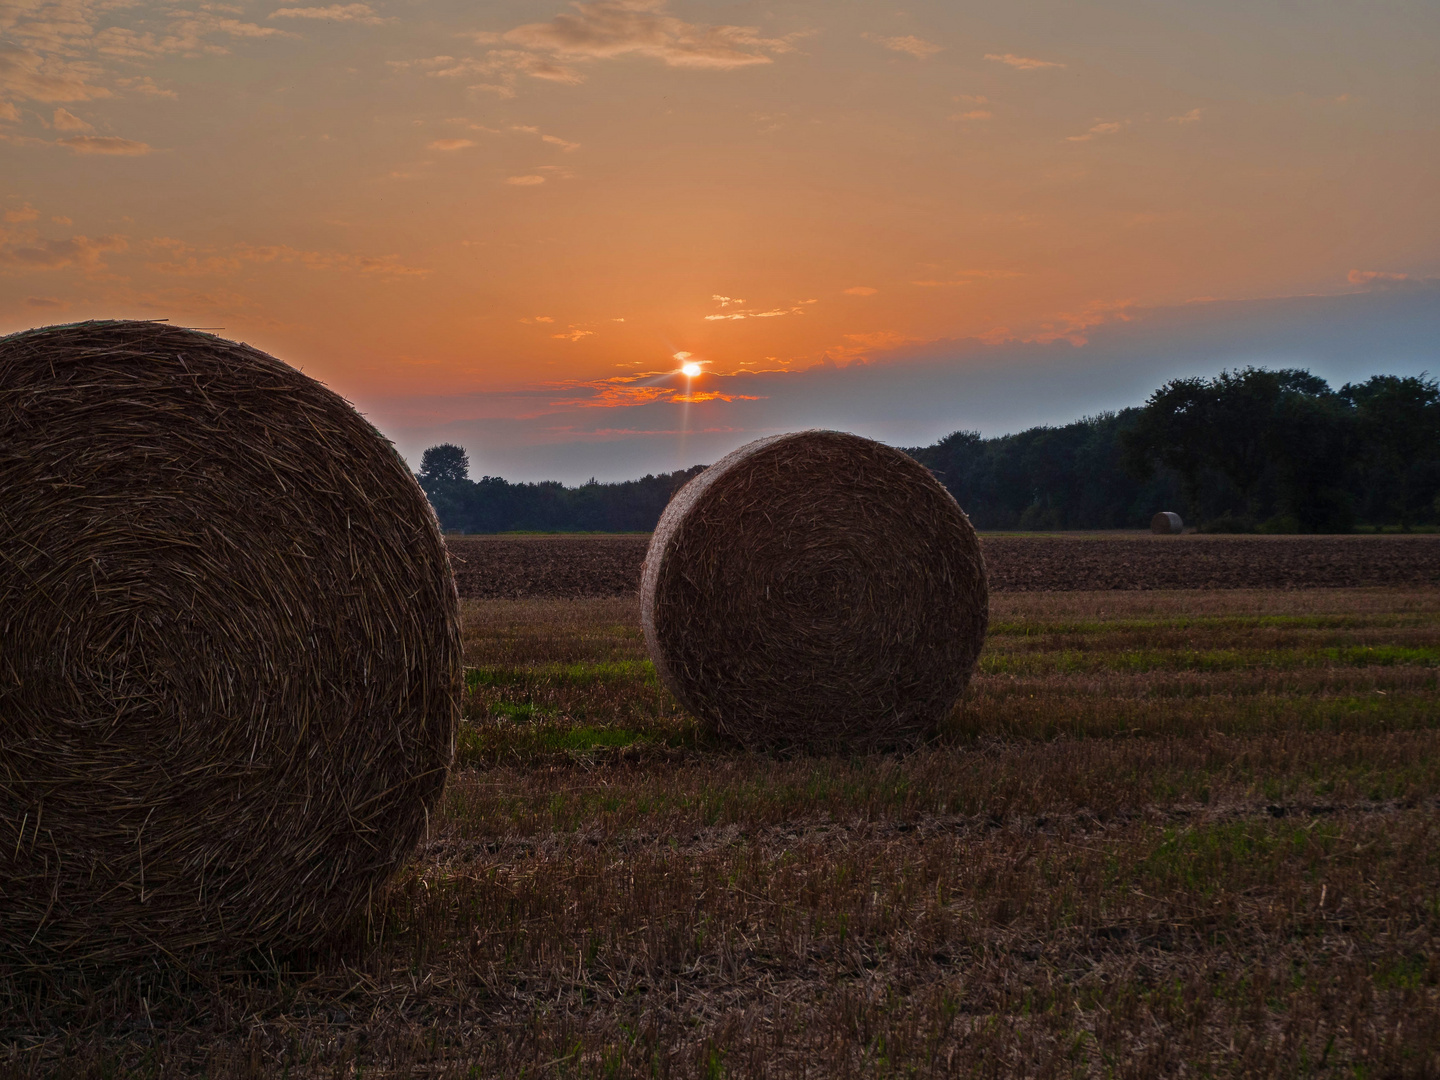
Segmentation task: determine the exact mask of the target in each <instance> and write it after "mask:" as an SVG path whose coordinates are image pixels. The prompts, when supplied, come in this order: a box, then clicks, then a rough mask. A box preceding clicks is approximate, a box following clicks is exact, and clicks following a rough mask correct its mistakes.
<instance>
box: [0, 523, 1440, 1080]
mask: <svg viewBox="0 0 1440 1080" xmlns="http://www.w3.org/2000/svg"><path fill="white" fill-rule="evenodd" d="M492 542H493V541H473V542H472V541H466V543H492ZM520 542H522V543H532V544H533V543H542V541H520ZM601 542H609V543H617V541H601ZM1114 542H1115V541H1114V540H1113V539H1111V540H1105V539H1098V538H1096V539H1084V540H1076V541H1074V542H1073V544H1072V545H1071V546H1072V552H1071V556H1072V561H1074V562H1075V563H1076V565H1082V564H1083V563H1084V560H1085V559H1086V558H1091V559H1100V558H1101V556H1099V555H1091V554H1088V553H1085V552H1079V551H1078V550H1077V549H1078V548H1079V547H1080V546H1081V545H1085V544H1091V545H1094V544H1105V545H1108V544H1111V543H1114ZM1133 542H1134V543H1137V544H1145V543H1149V541H1146V540H1135V541H1133ZM1202 542H1208V541H1202ZM1389 542H1390V541H1388V540H1379V541H1361V540H1343V541H1337V543H1343V544H1360V545H1363V546H1362V547H1357V548H1353V549H1351V550H1353V551H1355V552H1356V553H1357V554H1358V555H1362V556H1363V558H1360V559H1359V560H1358V563H1359V565H1361V566H1362V567H1364V566H1374V565H1377V564H1382V565H1383V564H1386V560H1387V558H1388V557H1389V556H1381V555H1378V554H1375V553H1376V552H1377V551H1382V550H1384V551H1388V550H1393V549H1379V548H1378V545H1379V544H1383V543H1389ZM1252 543H1255V544H1274V545H1279V544H1283V543H1284V541H1269V540H1266V541H1258V540H1257V541H1252ZM1418 543H1421V544H1424V543H1429V544H1431V545H1432V546H1430V547H1429V548H1428V549H1422V550H1426V551H1428V552H1440V543H1436V542H1435V541H1423V540H1422V541H1418ZM991 550H993V549H992V548H987V557H988V556H989V553H990V551H991ZM1281 550H1282V552H1283V550H1284V549H1281ZM1115 553H1116V554H1117V555H1120V554H1123V550H1122V549H1115ZM1372 554H1373V555H1374V557H1372ZM1277 557H1286V558H1299V557H1298V556H1295V555H1294V552H1293V550H1292V551H1291V552H1290V554H1289V555H1282V556H1277ZM1351 561H1352V563H1355V562H1357V560H1355V559H1352V560H1351ZM1391 561H1392V562H1393V561H1394V560H1391ZM1303 562H1304V560H1303V559H1300V563H1303ZM1297 565H1299V564H1298V563H1297ZM1420 567H1421V569H1420V572H1421V573H1428V574H1429V575H1430V576H1429V578H1428V582H1429V583H1426V580H1427V579H1422V580H1420V581H1410V582H1409V583H1407V584H1399V583H1392V584H1389V585H1384V586H1379V587H1375V586H1372V587H1349V588H1314V587H1311V588H1297V587H1294V585H1293V583H1286V582H1282V584H1290V586H1291V587H1287V588H1276V589H1253V588H1223V587H1217V586H1216V585H1214V584H1211V585H1210V586H1209V587H1208V588H1199V589H1189V590H1180V589H1169V590H1167V589H1159V588H1151V589H1148V590H1143V589H1136V588H1134V587H1132V588H1129V589H1114V588H1108V589H1103V590H1080V589H1070V590H1056V589H1054V588H1051V589H1048V590H1043V591H1023V590H1013V589H1012V590H1006V591H997V592H996V593H995V594H994V596H993V597H992V613H991V629H990V636H989V639H988V641H987V645H986V649H985V652H984V653H983V654H982V658H981V662H980V670H979V673H978V674H977V677H976V679H975V681H974V682H973V683H972V686H971V689H970V690H969V692H968V693H967V695H966V697H965V699H964V700H963V702H962V703H961V706H960V707H959V708H958V709H957V710H956V712H955V714H954V715H953V716H952V718H951V720H950V722H949V723H948V724H947V726H946V729H945V731H944V732H943V733H942V735H941V736H940V738H938V739H937V740H936V741H935V742H934V743H933V744H931V745H929V746H926V747H923V748H920V749H918V750H914V751H912V752H909V753H906V754H892V755H876V756H869V757H859V758H847V757H812V756H793V757H784V756H756V755H750V754H745V753H743V752H741V751H738V750H736V749H734V748H732V747H730V746H728V745H725V744H723V743H720V742H717V741H715V740H712V739H710V738H708V737H707V736H705V735H704V734H702V733H701V732H698V731H697V730H696V729H695V727H694V726H693V724H692V723H691V722H690V721H689V720H688V718H686V717H685V716H684V715H683V714H682V713H681V712H680V711H679V709H678V708H677V707H676V706H675V704H674V702H673V701H672V700H671V699H670V698H669V697H668V695H667V694H666V693H665V692H664V691H663V690H662V689H661V688H660V687H659V685H658V683H657V682H656V680H655V676H654V673H653V670H652V669H651V667H650V665H649V663H648V661H647V660H646V659H645V653H644V646H643V641H642V639H641V635H640V631H639V626H638V612H637V611H636V605H635V601H634V598H633V597H631V596H620V597H607V596H599V597H596V596H590V597H583V596H582V597H579V598H572V599H559V598H545V597H540V598H534V597H532V598H529V599H510V600H507V599H488V600H466V601H464V602H463V604H462V606H463V609H464V620H465V644H466V655H467V669H468V675H467V690H466V694H465V716H466V723H465V727H464V730H463V732H462V738H461V746H460V758H459V762H458V766H457V770H456V772H455V774H454V777H453V779H452V782H451V785H450V787H449V790H448V793H447V797H446V802H445V806H444V808H443V811H442V813H441V814H440V815H438V817H437V819H436V820H435V822H434V825H433V828H432V832H431V836H430V839H429V840H428V841H427V842H426V844H425V846H424V847H423V849H422V850H421V851H420V852H419V853H418V855H417V857H416V859H415V860H414V861H413V863H412V864H411V866H410V867H409V868H408V869H407V870H406V872H405V873H404V874H403V875H402V876H401V878H400V880H399V881H398V882H397V883H396V884H395V886H394V888H393V889H392V890H391V891H390V892H389V894H388V895H387V896H386V897H385V898H384V899H383V901H382V902H381V903H380V904H379V905H378V907H377V910H376V912H375V915H374V918H373V920H372V921H370V922H369V923H368V924H367V925H364V926H357V927H356V928H355V931H354V933H353V935H352V937H351V939H350V940H347V941H344V942H340V943H337V944H336V945H335V946H334V947H332V948H330V949H328V950H326V951H325V952H324V953H323V954H317V955H315V956H310V957H268V958H256V959H255V960H254V962H253V963H252V964H251V965H250V966H248V967H247V968H246V970H244V971H236V972H225V973H216V972H191V973H182V972H178V971H176V970H174V969H171V968H162V967H155V968H153V969H147V970H145V971H140V972H135V971H131V972H126V973H124V974H123V975H120V976H117V975H111V976H109V977H107V978H108V980H109V981H105V980H99V979H97V978H95V977H92V978H91V979H89V980H87V981H85V982H83V983H82V982H81V981H79V980H77V979H75V978H66V977H55V978H52V979H50V980H48V981H41V982H37V981H34V980H30V981H26V980H22V979H18V978H11V979H8V980H3V981H0V1072H9V1073H14V1074H17V1075H37V1074H45V1073H50V1072H55V1071H62V1072H68V1073H75V1074H91V1075H122V1074H125V1075H130V1074H138V1075H146V1074H150V1075H159V1074H168V1073H175V1074H179V1073H204V1074H205V1075H211V1076H244V1075H266V1076H269V1075H292V1076H298V1075H325V1076H330V1075H336V1076H358V1075H370V1076H380V1075H386V1076H476V1077H480V1076H484V1077H489V1076H507V1077H520V1076H526V1077H540V1076H557V1077H558V1076H595V1077H612V1076H613V1077H629V1076H676V1077H682V1076H683V1077H707V1078H709V1077H722V1076H812V1077H836V1076H890V1075H895V1076H970V1075H984V1076H1015V1075H1023V1076H1047V1077H1048V1076H1067V1077H1068V1076H1095V1077H1102V1076H1124V1077H1148V1076H1156V1075H1185V1076H1191V1075H1193V1076H1203V1075H1211V1076H1301V1075H1316V1076H1346V1077H1350V1076H1364V1077H1403V1076H1416V1077H1419V1076H1430V1075H1436V1074H1437V1073H1440V956H1437V951H1436V949H1435V942H1436V935H1437V930H1440V843H1437V841H1440V733H1437V707H1436V698H1437V695H1436V690H1437V686H1436V681H1437V667H1440V585H1437V584H1436V583H1435V581H1434V575H1435V572H1436V569H1437V567H1436V561H1435V558H1434V556H1433V555H1431V556H1429V561H1428V564H1427V563H1426V560H1424V559H1421V560H1420ZM1107 572H1110V573H1117V572H1118V571H1115V570H1114V569H1113V567H1112V569H1111V570H1110V571H1107ZM1326 572H1327V573H1330V572H1333V571H1326ZM1362 572H1371V571H1368V570H1355V569H1353V568H1352V570H1351V571H1350V573H1352V575H1358V574H1360V573H1362ZM1407 572H1410V573H1414V572H1416V571H1415V570H1414V566H1413V565H1412V566H1411V569H1410V570H1409V571H1407ZM1131 574H1132V577H1133V576H1134V571H1133V560H1132V570H1131Z"/></svg>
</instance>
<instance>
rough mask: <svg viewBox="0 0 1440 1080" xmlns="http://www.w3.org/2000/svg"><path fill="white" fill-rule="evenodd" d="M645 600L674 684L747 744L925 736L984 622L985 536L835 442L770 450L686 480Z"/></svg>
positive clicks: (827, 436) (940, 492)
mask: <svg viewBox="0 0 1440 1080" xmlns="http://www.w3.org/2000/svg"><path fill="white" fill-rule="evenodd" d="M640 595H641V620H642V622H643V625H644V629H645V641H646V644H647V645H648V646H649V649H650V656H651V658H652V659H653V660H654V663H655V668H656V671H657V672H658V673H659V676H660V678H661V679H662V680H663V682H664V684H665V685H666V686H667V687H668V688H669V689H670V691H671V693H673V694H674V695H675V697H676V699H677V700H679V702H680V703H681V704H682V705H683V706H684V707H685V708H686V709H687V710H689V711H690V712H691V713H692V714H693V715H694V716H695V717H696V718H698V719H699V720H700V721H701V723H702V724H704V725H705V726H706V727H708V728H710V729H711V730H714V731H718V732H721V733H724V734H726V735H729V736H731V737H733V738H735V739H737V740H739V741H740V742H741V743H742V744H744V745H746V746H749V747H763V746H777V745H791V746H808V747H812V748H816V749H826V748H829V749H854V750H865V749H874V748H880V747H886V746H893V745H897V744H904V743H909V742H913V741H914V740H916V739H919V738H924V737H926V736H928V735H929V734H931V733H932V732H933V731H934V730H935V728H936V725H937V724H938V723H939V721H940V720H941V719H942V718H943V717H944V716H945V715H946V713H948V712H949V710H950V709H951V707H952V706H953V705H954V704H955V701H956V699H957V698H958V697H959V696H960V694H961V692H962V691H963V690H964V689H965V685H966V683H967V682H968V681H969V679H970V674H971V671H972V670H973V669H974V666H975V660H976V658H977V656H978V655H979V653H980V647H981V645H982V644H983V642H984V637H985V626H986V622H987V620H988V618H989V610H988V593H987V589H986V583H985V566H984V562H983V560H982V559H981V556H980V546H979V542H978V540H977V538H976V536H975V530H974V529H973V528H971V526H970V522H969V519H967V518H966V517H965V514H964V512H963V511H961V509H960V507H959V506H958V505H957V504H956V502H955V500H954V499H953V498H952V497H951V496H950V493H949V492H947V491H946V490H945V488H944V487H942V486H941V485H940V484H939V483H938V482H937V481H936V480H935V478H934V477H933V476H931V475H930V473H929V472H928V471H927V470H926V469H925V468H924V467H923V466H921V465H920V464H919V463H918V462H916V461H915V460H914V459H912V458H910V457H908V456H906V455H905V454H903V453H901V452H900V451H898V450H895V449H892V448H891V447H888V446H884V445H882V444H880V443H877V442H872V441H870V440H869V439H862V438H860V437H858V436H856V435H848V434H845V433H843V432H838V431H801V432H796V433H792V434H788V435H777V436H773V437H771V438H767V439H760V440H758V441H756V442H752V443H750V444H748V445H746V446H743V447H741V448H740V449H739V450H736V451H735V452H734V453H732V454H730V455H728V456H727V457H724V458H722V459H721V460H720V461H719V462H717V463H716V464H715V465H712V466H711V467H710V468H709V469H707V470H706V471H705V472H703V473H701V474H700V475H699V476H697V477H696V478H695V479H693V480H691V481H690V483H689V484H687V485H686V486H685V487H684V488H682V489H681V490H680V491H679V492H677V493H676V495H675V497H674V498H673V499H672V500H671V501H670V505H669V506H668V507H667V508H666V510H665V513H664V515H663V516H662V517H661V519H660V523H659V525H658V526H657V527H656V529H655V534H654V536H653V537H652V538H651V541H650V548H649V551H648V552H647V554H646V558H645V568H644V571H643V575H642V578H641V594H640Z"/></svg>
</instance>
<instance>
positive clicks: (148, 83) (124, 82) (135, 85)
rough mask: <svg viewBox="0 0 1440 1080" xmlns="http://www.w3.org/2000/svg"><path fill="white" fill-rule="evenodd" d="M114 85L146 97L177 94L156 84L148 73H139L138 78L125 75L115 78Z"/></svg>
mask: <svg viewBox="0 0 1440 1080" xmlns="http://www.w3.org/2000/svg"><path fill="white" fill-rule="evenodd" d="M115 85H116V86H118V87H120V88H121V89H123V90H128V91H130V93H132V94H144V95H145V96H147V97H159V98H174V97H177V96H178V95H177V94H176V93H175V91H174V90H167V89H165V88H164V87H162V86H159V85H157V84H156V82H155V80H154V79H153V78H151V77H150V76H149V75H141V76H139V77H138V78H131V77H126V78H124V79H116V80H115Z"/></svg>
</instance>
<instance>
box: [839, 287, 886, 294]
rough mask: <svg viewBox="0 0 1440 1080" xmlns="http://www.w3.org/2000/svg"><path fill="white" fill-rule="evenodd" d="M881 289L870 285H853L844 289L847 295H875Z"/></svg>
mask: <svg viewBox="0 0 1440 1080" xmlns="http://www.w3.org/2000/svg"><path fill="white" fill-rule="evenodd" d="M879 291H880V290H879V289H872V288H871V287H870V286H869V285H852V286H850V288H848V289H846V290H844V292H845V295H846V296H874V295H875V294H876V293H877V292H879Z"/></svg>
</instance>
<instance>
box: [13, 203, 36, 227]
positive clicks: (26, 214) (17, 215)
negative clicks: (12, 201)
mask: <svg viewBox="0 0 1440 1080" xmlns="http://www.w3.org/2000/svg"><path fill="white" fill-rule="evenodd" d="M39 216H40V211H39V210H36V209H35V207H33V206H31V205H30V204H29V203H26V204H25V205H24V206H22V207H21V208H20V209H19V210H6V211H5V220H6V221H8V222H9V223H10V224H12V225H16V224H19V223H20V222H22V221H34V220H35V219H36V218H38V217H39Z"/></svg>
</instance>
